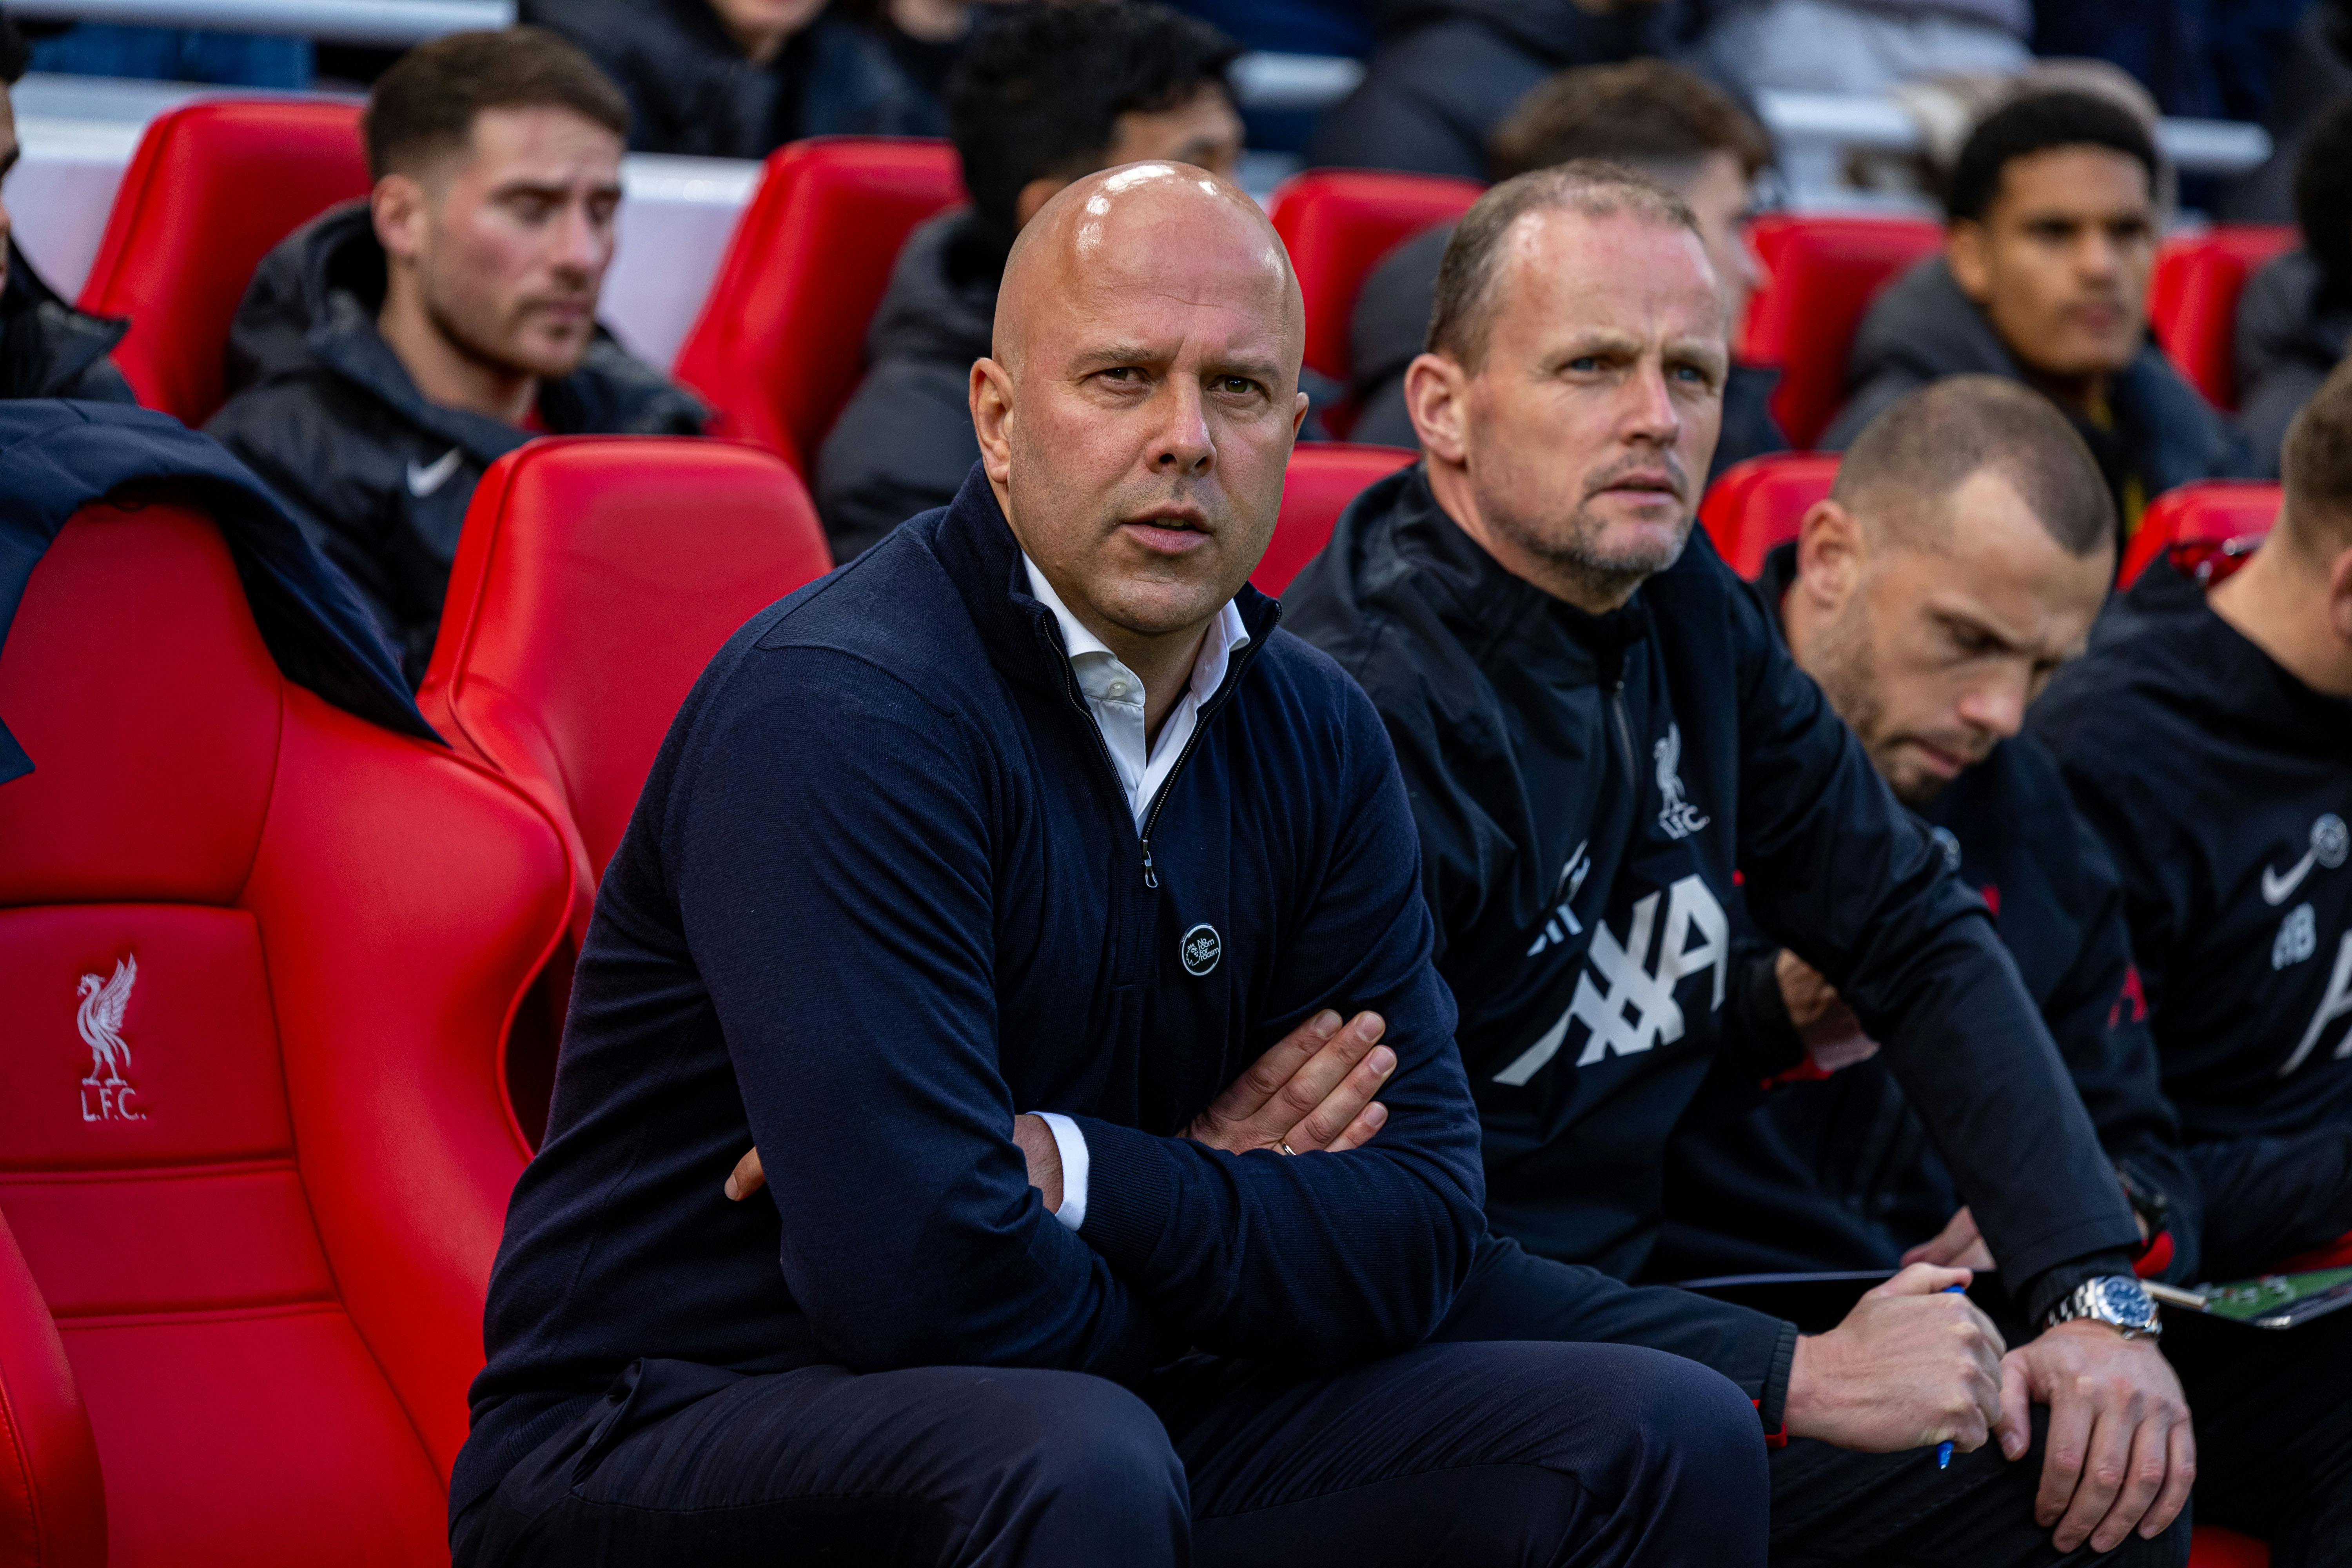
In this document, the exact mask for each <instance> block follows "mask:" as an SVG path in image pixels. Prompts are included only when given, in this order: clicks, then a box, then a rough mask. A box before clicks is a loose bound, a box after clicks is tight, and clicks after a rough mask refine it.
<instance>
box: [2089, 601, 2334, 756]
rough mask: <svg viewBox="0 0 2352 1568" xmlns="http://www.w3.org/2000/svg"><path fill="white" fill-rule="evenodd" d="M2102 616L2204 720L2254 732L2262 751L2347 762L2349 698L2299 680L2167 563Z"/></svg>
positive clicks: (2215, 726)
mask: <svg viewBox="0 0 2352 1568" xmlns="http://www.w3.org/2000/svg"><path fill="white" fill-rule="evenodd" d="M2107 613H2108V615H2110V616H2115V617H2116V619H2117V620H2118V622H2119V623H2120V624H2119V625H2118V626H2116V628H2115V635H2116V637H2126V638H2129V639H2130V640H2131V641H2132V642H2133V643H2134V644H2135V649H2134V652H2135V653H2136V654H2137V656H2138V657H2140V658H2145V659H2146V660H2147V669H2146V672H2145V673H2146V675H2147V678H2149V679H2155V680H2158V681H2159V682H2161V683H2162V684H2163V685H2164V686H2166V687H2168V688H2169V689H2171V690H2172V692H2173V693H2174V696H2175V700H2178V701H2179V702H2181V703H2182V704H2183V705H2184V706H2187V707H2189V708H2191V709H2193V710H2196V711H2198V712H2199V713H2200V715H2201V718H2200V722H2201V723H2202V724H2204V725H2206V726H2208V727H2210V729H2212V730H2214V731H2219V732H2222V733H2235V734H2241V735H2248V736H2252V737H2255V738H2256V739H2257V741H2258V742H2259V743H2260V744H2261V745H2263V747H2264V748H2266V749H2271V750H2276V751H2282V752H2288V753H2291V754H2295V755H2303V756H2325V757H2342V758H2347V759H2352V698H2345V697H2331V696H2328V695H2327V694H2326V693H2325V692H2321V691H2315V690H2313V689H2311V688H2310V687H2308V686H2305V684H2304V683H2303V682H2302V681H2300V680H2298V679H2295V677H2294V675H2293V674H2292V673H2290V672H2289V671H2288V670H2287V668H2286V667H2285V666H2284V665H2282V664H2280V663H2279V662H2278V661H2277V660H2276V659H2274V658H2271V656H2270V655H2269V654H2267V653H2264V652H2263V650H2262V649H2261V648H2260V647H2257V646H2256V645H2255V644H2254V643H2252V642H2251V641H2249V640H2248V639H2247V637H2246V636H2245V634H2244V633H2242V632H2241V631H2240V630H2238V628H2237V627H2235V626H2231V624H2230V623H2229V622H2228V621H2226V620H2223V619H2222V618H2221V616H2220V615H2218V614H2217V613H2215V611H2214V609H2213V606H2212V605H2210V604H2209V603H2207V602H2206V597H2205V590H2204V588H2203V587H2202V586H2201V585H2200V584H2198V583H2197V582H2196V581H2195V580H2194V579H2193V578H2190V577H2188V576H2185V575H2183V574H2181V573H2180V572H2179V571H2178V570H2177V569H2175V568H2174V567H2173V565H2172V564H2171V563H2170V562H2168V561H2163V560H2158V561H2157V562H2154V563H2151V564H2150V565H2149V566H2148V569H2147V571H2145V572H2143V573H2141V574H2140V575H2139V580H2138V581H2137V582H2136V583H2134V584H2132V585H2131V587H2130V589H2129V590H2128V591H2126V593H2124V594H2122V595H2118V596H2117V597H2116V599H2114V600H2112V601H2110V602H2109V605H2108V610H2107ZM2098 640H2099V641H2100V642H2102V643H2105V641H2106V639H2105V638H2100V639H2098ZM2121 651H2122V650H2120V649H2118V650H2117V652H2118V653H2119V654H2120V652H2121Z"/></svg>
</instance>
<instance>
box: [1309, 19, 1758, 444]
mask: <svg viewBox="0 0 2352 1568" xmlns="http://www.w3.org/2000/svg"><path fill="white" fill-rule="evenodd" d="M1490 147H1491V153H1492V158H1493V164H1494V176H1495V178H1496V179H1497V180H1507V179H1509V178H1510V177H1511V176H1513V175H1514V174H1526V173H1527V172H1528V170H1530V169H1548V168H1550V167H1552V166H1553V165H1555V164H1559V163H1572V162H1574V161H1575V160H1576V159H1579V158H1607V159H1610V160H1612V161H1613V162H1616V163H1622V164H1624V165H1626V166H1627V167H1629V168H1633V169H1635V170H1638V171H1640V172H1641V173H1643V174H1647V175H1649V176H1650V177H1651V178H1653V179H1654V180H1656V181H1658V182H1659V183H1660V184H1663V185H1664V186H1666V187H1667V188H1668V189H1669V190H1671V191H1673V192H1674V193H1675V195H1679V196H1680V197H1682V198H1683V200H1684V201H1685V203H1687V204H1688V205H1689V206H1690V209H1691V211H1692V213H1693V214H1694V215H1695V216H1696V217H1697V218H1698V225H1699V233H1700V234H1701V235H1702V236H1704V237H1706V252H1707V259H1708V260H1709V261H1711V262H1713V263H1714V264H1715V272H1716V276H1717V279H1720V280H1721V281H1722V285H1723V289H1724V293H1725V297H1726V303H1727V306H1728V314H1727V317H1726V320H1727V321H1729V322H1730V323H1731V329H1732V332H1733V334H1734V337H1735V339H1736V337H1737V335H1738V330H1739V322H1740V321H1741V319H1742V318H1743V317H1744V316H1745V315H1746V314H1747V310H1748V294H1749V293H1750V292H1751V291H1752V290H1753V289H1755V287H1756V285H1757V283H1758V282H1759V273H1758V269H1757V265H1756V256H1755V253H1754V252H1753V251H1751V250H1749V249H1748V241H1747V238H1746V237H1745V234H1744V232H1743V231H1744V228H1745V226H1746V223H1747V220H1748V213H1749V210H1750V208H1751V207H1752V206H1753V205H1754V195H1755V184H1756V176H1757V175H1758V174H1760V173H1761V172H1762V171H1763V169H1764V167H1765V165H1766V164H1768V163H1770V162H1771V160H1772V143H1771V142H1770V140H1769V138H1768V137H1766V135H1765V134H1764V128H1763V127H1762V126H1760V125H1759V124H1757V123H1756V121H1755V120H1754V118H1753V117H1751V116H1750V115H1749V114H1748V111H1747V110H1744V109H1742V108H1740V107H1739V105H1738V104H1737V103H1735V102H1733V101H1732V99H1731V97H1730V95H1729V94H1728V93H1726V92H1725V91H1724V90H1723V89H1721V88H1718V87H1717V86H1715V85H1714V84H1713V83H1712V82H1709V81H1708V80H1706V79H1705V78H1704V77H1701V76H1698V75H1696V73H1694V72H1691V71H1688V70H1685V69H1684V68H1682V67H1680V66H1675V65H1669V64H1667V63H1666V62H1665V61H1664V60H1630V61H1628V62H1626V63H1625V64H1623V65H1619V66H1580V67H1579V68H1576V69H1574V70H1565V71H1562V72H1560V73H1559V75H1558V76H1556V77H1553V78H1552V79H1550V80H1549V81H1547V82H1545V83H1544V84H1543V85H1542V86H1540V87H1538V88H1537V89H1535V90H1534V91H1532V92H1530V93H1528V95H1527V97H1525V98H1523V99H1521V100H1519V106H1518V108H1517V109H1516V110H1512V112H1511V117H1510V118H1509V119H1508V120H1506V121H1504V122H1503V123H1502V126H1501V127H1500V128H1499V129H1498V130H1497V131H1496V132H1495V135H1494V139H1493V142H1491V144H1490ZM1453 237H1454V226H1452V225H1451V224H1448V225H1445V226H1441V227H1438V228H1433V229H1431V230H1429V231H1428V232H1427V233H1425V234H1423V235H1419V236H1417V237H1414V238H1412V239H1409V240H1407V241H1405V242H1404V243H1403V244H1402V245H1401V246H1399V247H1396V249H1395V250H1393V251H1391V253H1390V254H1389V256H1388V257H1387V258H1385V259H1383V260H1382V261H1381V264H1380V265H1379V266H1378V267H1377V268H1373V269H1372V273H1371V275H1370V277H1369V278H1367V279H1365V280H1364V287H1363V291H1362V292H1361V293H1360V294H1359V295H1358V296H1357V299H1356V309H1355V313H1354V316H1353V318H1352V319H1351V321H1349V334H1348V343H1349V359H1350V360H1351V361H1352V362H1353V363H1354V366H1355V371H1356V387H1355V395H1356V397H1357V399H1358V402H1359V405H1360V409H1361V412H1360V414H1359V415H1358V416H1357V418H1356V423H1355V425H1354V426H1352V427H1351V428H1350V429H1349V432H1348V434H1349V438H1350V439H1352V440H1357V441H1369V442H1376V443H1379V444H1381V445H1383V446H1390V447H1416V446H1419V445H1420V444H1421V438H1420V437H1418V436H1416V435H1415V434H1414V433H1413V428H1412V416H1410V415H1409V414H1407V413H1406V412H1405V405H1404V373H1405V367H1406V366H1408V365H1410V364H1411V363H1412V362H1413V360H1414V358H1415V357H1416V356H1417V355H1419V354H1420V353H1421V352H1422V350H1423V347H1424V346H1425V345H1424V343H1423V339H1424V338H1425V337H1426V336H1427V335H1428V331H1429V309H1430V301H1431V300H1432V299H1433V298H1434V297H1435V295H1436V292H1437V264H1438V261H1439V259H1440V258H1442V257H1444V254H1445V247H1446V243H1447V241H1449V240H1451V239H1452V238H1453ZM1778 381H1779V375H1778V374H1777V373H1776V372H1773V371H1769V370H1760V369H1756V368H1752V367H1750V366H1748V365H1742V364H1734V365H1733V366H1732V367H1731V372H1730V379H1729V380H1728V381H1727V383H1726V384H1725V385H1724V389H1723V436H1722V438H1721V439H1720V440H1719V441H1718V442H1717V445H1716V451H1715V469H1714V471H1715V472H1717V473H1719V472H1721V471H1722V470H1723V469H1724V468H1727V467H1729V466H1730V465H1731V464H1733V463H1736V462H1738V461H1739V460H1740V459H1741V458H1753V457H1756V456H1757V455H1759V453H1764V452H1778V451H1781V450H1784V449H1785V448H1786V447H1788V445H1789V442H1788V438H1787V437H1784V436H1783V435H1781V433H1780V426H1778V425H1776V424H1774V423H1773V422H1772V410H1771V407H1770V400H1771V395H1772V388H1773V386H1774V385H1775V384H1777V383H1778Z"/></svg>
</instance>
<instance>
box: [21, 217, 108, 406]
mask: <svg viewBox="0 0 2352 1568" xmlns="http://www.w3.org/2000/svg"><path fill="white" fill-rule="evenodd" d="M130 330H131V323H130V321H127V320H124V319H121V318H119V317H111V316H93V315H91V314H89V312H88V311H85V310H75V309H74V308H73V307H72V306H71V305H68V304H67V303H66V302H65V300H62V299H60V298H58V294H57V292H56V290H54V289H51V288H50V287H49V286H48V284H47V282H46V281H45V280H44V279H42V277H41V275H40V274H39V273H37V272H36V271H34V270H33V268H32V264H31V263H29V262H27V261H26V259H25V253H24V252H23V251H21V250H19V249H17V248H16V241H15V240H14V239H10V240H9V241H8V285H7V288H6V289H5V290H0V395H5V396H9V397H50V396H54V395H57V394H58V392H60V391H62V390H63V389H65V388H67V387H69V386H71V385H72V384H73V383H74V381H75V380H76V378H78V377H79V376H80V375H81V374H82V373H83V372H84V371H87V370H88V369H89V367H90V366H91V365H94V364H96V363H98V362H99V361H100V360H101V359H104V358H105V357H106V356H107V355H108V354H110V353H113V352H114V345H115V344H117V343H119V342H121V341H122V334H123V333H125V332H127V331H130Z"/></svg>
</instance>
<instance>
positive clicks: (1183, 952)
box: [1176, 921, 1225, 980]
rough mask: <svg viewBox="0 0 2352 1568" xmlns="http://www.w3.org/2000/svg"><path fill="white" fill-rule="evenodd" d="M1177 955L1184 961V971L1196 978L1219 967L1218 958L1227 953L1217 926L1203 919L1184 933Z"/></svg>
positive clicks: (1177, 945) (1177, 946)
mask: <svg viewBox="0 0 2352 1568" xmlns="http://www.w3.org/2000/svg"><path fill="white" fill-rule="evenodd" d="M1176 955H1177V956H1178V957H1179V958H1181V959H1182V960H1183V961H1184V973H1187V974H1189V975H1191V976H1192V978H1194V979H1195V980H1197V979H1199V978H1200V977H1201V976H1202V975H1203V974H1206V973H1209V971H1211V970H1212V969H1214V968H1216V967H1217V960H1219V959H1220V958H1223V956H1224V955H1225V944H1224V941H1223V939H1222V938H1221V937H1219V936H1218V935H1217V928H1216V927H1214V926H1213V925H1210V924H1208V923H1207V922H1206V921H1203V922H1202V923H1201V924H1200V925H1196V926H1194V927H1193V928H1192V930H1191V931H1186V932H1185V933H1184V940H1183V941H1182V942H1178V943H1177V944H1176Z"/></svg>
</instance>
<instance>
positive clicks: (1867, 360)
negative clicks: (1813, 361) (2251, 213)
mask: <svg viewBox="0 0 2352 1568" xmlns="http://www.w3.org/2000/svg"><path fill="white" fill-rule="evenodd" d="M1969 374H1979V375H1998V376H2002V377H2005V378H2006V379H2008V380H2010V381H2014V382H2018V383H2021V384H2028V385H2030V384H2031V383H2030V382H2028V381H2027V378H2026V374H2025V372H2024V370H2023V368H2022V367H2021V366H2020V365H2019V364H2018V363H2017V360H2016V358H2015V357H2014V356H2013V355H2011V353H2010V352H2009V349H2008V347H2007V346H2006V345H2004V344H2003V343H2002V342H2001V341H2000V334H1998V333H1997V332H1995V331H1993V328H1992V323H1991V322H1990V321H1987V320H1986V319H1985V315H1984V312H1983V311H1982V310H1978V309H1977V307H1976V305H1975V303H1974V302H1973V301H1972V300H1969V297H1968V296H1967V295H1966V294H1963V293H1962V292H1960V286H1959V284H1958V283H1957V282H1955V281H1954V280H1953V278H1952V274H1951V271H1950V269H1949V268H1947V267H1946V266H1945V265H1944V258H1942V257H1940V256H1931V257H1928V258H1927V259H1925V260H1923V261H1921V262H1919V263H1918V264H1917V265H1916V266H1914V267H1913V268H1911V269H1910V270H1909V271H1908V272H1906V273H1905V274H1903V276H1902V277H1900V278H1898V279H1895V281H1894V282H1893V283H1891V284H1889V285H1887V287H1886V289H1885V292H1883V293H1881V294H1880V295H1879V296H1878V298H1877V299H1876V300H1873V301H1871V306H1870V310H1869V311H1868V313H1867V314H1865V315H1864V317H1863V320H1862V330H1861V331H1859V332H1858V333H1856V334H1855V336H1854V341H1853V352H1852V353H1849V354H1848V355H1847V357H1846V373H1845V384H1846V389H1847V390H1846V401H1845V406H1844V407H1843V408H1841V409H1839V410H1838V414H1837V417H1836V418H1835V419H1832V420H1831V421H1830V426H1829V429H1828V430H1827V431H1826V432H1824V433H1823V434H1822V439H1821V447H1822V450H1823V451H1831V452H1843V451H1844V450H1845V449H1846V448H1847V447H1851V446H1853V442H1854V437H1857V436H1859V435H1861V434H1862V431H1863V427H1864V426H1866V425H1868V424H1869V423H1870V422H1871V421H1872V420H1873V419H1874V418H1876V417H1877V416H1878V415H1879V413H1880V412H1881V411H1882V410H1883V409H1885V407H1886V406H1887V405H1889V404H1891V403H1893V402H1895V400H1896V399H1897V398H1900V397H1901V396H1902V395H1904V394H1905V393H1907V392H1910V391H1913V390H1914V389H1916V388H1918V387H1922V386H1925V385H1927V384H1928V383H1929V382H1933V381H1941V380H1942V379H1943V378H1944V377H1946V376H1948V375H1969ZM2107 402H2108V405H2109V407H2110V408H2112V409H2113V410H2114V414H2115V427H2114V428H2113V429H2112V430H2102V429H2100V428H2098V427H2097V426H2094V425H2093V424H2091V422H2090V421H2089V420H2087V419H2084V417H2082V416H2080V415H2078V414H2076V413H2075V412H2074V410H2072V409H2069V408H2064V407H2063V406H2061V408H2060V412H2062V413H2063V414H2064V415H2065V416H2066V418H2067V420H2068V422H2069V423H2071V424H2072V425H2073V426H2074V428H2075V429H2076V430H2077V431H2078V432H2080V433H2081V435H2082V437H2083V438H2084V440H2085V441H2087V442H2088V443H2089V444H2090V447H2091V452H2092V455H2093V456H2094V457H2095V458H2098V460H2099V469H2100V471H2101V472H2102V473H2103V474H2105V476H2106V479H2107V487H2108V489H2110V490H2112V491H2114V493H2115V496H2116V509H2117V510H2118V511H2119V512H2121V513H2123V514H2124V523H2125V527H2126V530H2128V529H2129V528H2131V527H2132V526H2133V525H2134V524H2135V523H2136V522H2137V518H2135V517H2133V516H2132V515H2131V514H2130V512H2129V510H2128V507H2127V504H2126V499H2125V498H2126V482H2127V480H2128V479H2129V478H2130V477H2131V476H2133V475H2137V477H2138V479H2139V481H2140V487H2141V489H2142V492H2143V493H2142V495H2141V497H2140V499H2141V500H2143V501H2146V500H2154V499H2155V498H2156V497H2157V496H2158V495H2159V494H2161V493H2163V492H2164V491H2166V490H2168V489H2172V488H2173V487H2174V486H2176V485H2185V484H2188V483H2189V481H2191V480H2192V479H2231V478H2239V477H2242V476H2244V475H2246V474H2247V473H2249V472H2250V471H2251V467H2252V465H2251V461H2250V459H2249V457H2248V454H2247V450H2246V441H2245V437H2243V436H2242V435H2240V434H2239V432H2238V430H2237V429H2236V427H2235V426H2232V425H2231V423H2230V421H2229V420H2228V419H2227V418H2226V417H2224V416H2222V415H2221V414H2220V413H2218V412H2216V411H2215V410H2214V408H2213V405H2210V404H2209V403H2207V402H2206V401H2205V399H2204V397H2203V396H2202V395H2200V394H2199V392H2198V391H2197V389H2196V388H2195V387H2193V386H2191V385H2189V384H2188V383H2187V382H2186V381H2183V380H2182V379H2181V377H2180V373H2179V371H2177V370H2175V369H2173V368H2172V363H2171V362H2170V361H2168V360H2167V359H2166V358H2165V357H2164V354H2163V352H2162V351H2161V350H2159V349H2158V348H2157V347H2156V345H2155V344H2154V343H2153V342H2142V343H2141V345H2140V350H2139V353H2137V354H2135V355H2134V356H2133V357H2132V361H2131V363H2129V364H2127V365H2126V366H2125V367H2124V369H2123V370H2122V372H2121V373H2120V374H2117V375H2116V376H2115V377H2113V378H2112V379H2111V380H2110V382H2109V384H2108V388H2107Z"/></svg>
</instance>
